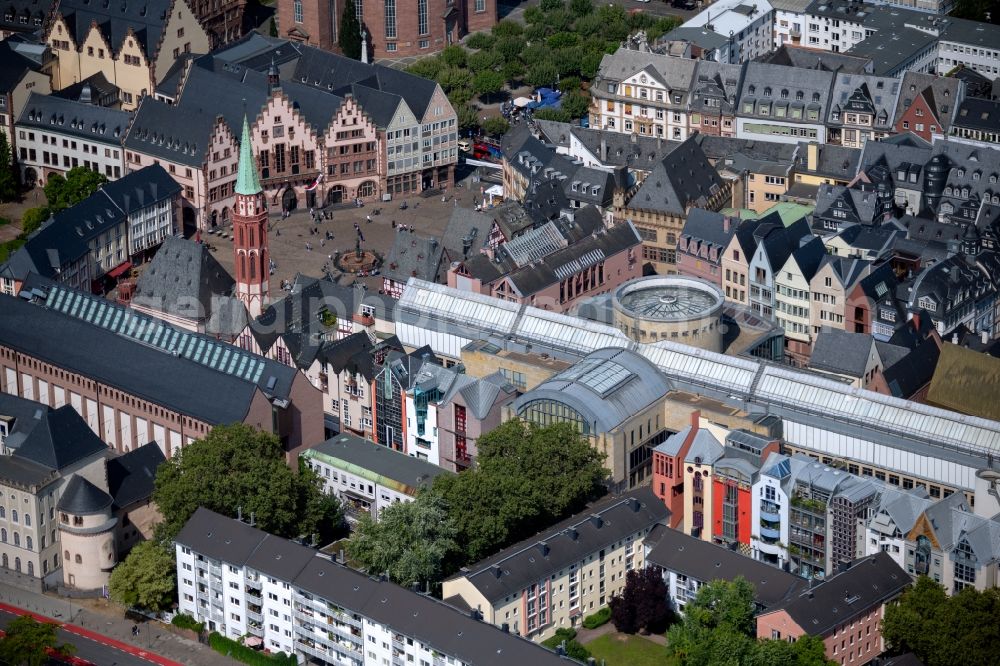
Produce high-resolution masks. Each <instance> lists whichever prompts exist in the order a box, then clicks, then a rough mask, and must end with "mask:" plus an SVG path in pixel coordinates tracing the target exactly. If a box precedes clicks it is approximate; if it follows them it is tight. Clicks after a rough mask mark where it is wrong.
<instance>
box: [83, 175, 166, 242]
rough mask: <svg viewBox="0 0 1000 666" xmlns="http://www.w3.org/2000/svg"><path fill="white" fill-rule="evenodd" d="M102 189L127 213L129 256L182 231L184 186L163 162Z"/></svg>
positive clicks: (101, 190)
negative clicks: (181, 202) (180, 216)
mask: <svg viewBox="0 0 1000 666" xmlns="http://www.w3.org/2000/svg"><path fill="white" fill-rule="evenodd" d="M99 192H102V193H104V195H105V196H106V197H107V198H108V199H110V200H111V202H112V203H113V204H114V205H115V206H116V207H117V208H118V209H119V210H121V211H122V212H123V213H125V218H126V221H127V225H128V247H127V255H128V256H130V257H135V256H136V255H139V254H141V253H143V252H146V251H147V250H152V249H154V248H156V247H159V245H160V243H162V242H163V239H164V238H166V237H167V236H177V235H179V234H180V233H181V221H180V220H179V219H178V213H179V211H180V194H181V186H180V185H179V184H178V183H177V181H175V180H174V179H173V178H171V177H170V175H169V174H168V173H167V172H166V170H165V169H164V168H163V167H161V166H160V165H159V164H154V165H152V166H149V167H147V168H145V169H142V170H140V171H134V172H132V173H130V174H128V175H126V176H125V177H124V178H121V179H120V180H116V181H114V182H112V183H107V184H105V185H102V186H101V189H100V190H99Z"/></svg>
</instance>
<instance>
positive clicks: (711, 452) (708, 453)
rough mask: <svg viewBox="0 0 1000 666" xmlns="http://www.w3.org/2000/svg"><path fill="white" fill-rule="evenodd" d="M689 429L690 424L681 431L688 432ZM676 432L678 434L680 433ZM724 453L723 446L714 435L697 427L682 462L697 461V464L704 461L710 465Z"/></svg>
mask: <svg viewBox="0 0 1000 666" xmlns="http://www.w3.org/2000/svg"><path fill="white" fill-rule="evenodd" d="M690 429H691V426H688V427H687V428H685V429H684V430H683V431H682V432H684V431H688V432H689V431H690ZM677 434H678V435H679V434H680V433H677ZM724 454H725V448H724V447H723V446H722V444H720V443H719V440H717V439H716V438H715V435H713V434H712V433H711V432H709V431H708V430H705V429H704V428H698V432H696V433H695V435H694V439H693V440H691V448H689V449H688V452H687V455H686V456H685V457H684V462H697V463H698V464H702V463H704V464H709V465H710V464H712V463H714V462H715V461H716V460H718V459H719V458H721V457H722V456H723V455H724Z"/></svg>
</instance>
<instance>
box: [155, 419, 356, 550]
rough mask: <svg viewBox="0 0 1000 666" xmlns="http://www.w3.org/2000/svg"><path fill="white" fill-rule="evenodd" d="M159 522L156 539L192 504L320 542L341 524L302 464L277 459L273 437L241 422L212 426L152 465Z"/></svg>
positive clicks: (178, 523) (173, 530) (169, 533)
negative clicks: (292, 465)
mask: <svg viewBox="0 0 1000 666" xmlns="http://www.w3.org/2000/svg"><path fill="white" fill-rule="evenodd" d="M153 501H154V502H156V505H157V507H158V508H159V510H160V513H161V514H162V515H163V522H162V523H160V524H159V525H158V526H157V536H158V537H159V538H160V539H162V540H170V539H172V538H173V537H174V536H175V535H176V534H177V532H179V531H180V529H181V527H182V526H183V525H184V523H186V522H187V520H188V518H190V517H191V515H192V514H193V513H194V512H195V510H196V509H197V508H198V507H199V506H203V507H205V508H207V509H211V510H212V511H216V512H218V513H221V514H223V515H227V516H230V517H233V518H235V517H236V515H237V512H238V510H239V509H242V511H243V515H244V516H249V515H250V514H251V513H253V514H254V516H255V519H256V521H257V525H258V527H260V529H262V530H264V531H265V532H271V533H274V534H277V535H279V536H283V537H288V538H295V537H299V536H306V537H308V536H310V535H314V534H315V535H318V536H320V538H321V539H323V540H325V539H327V538H329V537H331V536H332V535H333V534H334V533H335V532H336V530H337V529H339V526H340V524H341V519H342V514H341V512H340V505H339V503H338V502H337V500H336V499H335V498H334V497H332V496H328V495H324V494H323V492H322V490H321V484H320V481H319V479H318V478H317V477H316V475H315V474H314V473H313V472H312V471H311V470H309V469H308V468H305V467H303V468H301V469H300V470H299V473H298V474H296V473H295V472H294V471H292V469H290V468H289V467H288V465H286V464H285V453H284V451H283V450H282V448H281V443H280V442H279V441H278V438H277V437H275V436H274V435H273V434H270V433H265V432H260V431H258V430H255V429H254V428H251V427H250V426H247V425H244V424H233V425H225V426H216V427H215V428H213V429H212V430H211V432H209V433H208V435H207V436H206V437H205V438H204V439H201V440H198V441H195V442H192V443H191V444H189V445H188V446H186V447H184V448H183V449H182V450H181V451H180V453H178V454H177V455H176V456H174V457H173V458H170V459H169V460H167V461H166V462H165V463H163V464H162V465H160V467H159V468H158V469H157V472H156V484H155V490H154V491H153Z"/></svg>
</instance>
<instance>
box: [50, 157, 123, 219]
mask: <svg viewBox="0 0 1000 666" xmlns="http://www.w3.org/2000/svg"><path fill="white" fill-rule="evenodd" d="M106 182H108V179H107V178H106V177H105V176H104V174H100V173H97V172H96V171H91V170H90V169H88V168H86V167H73V168H72V169H70V170H69V171H67V172H66V177H65V178H64V177H63V176H62V175H61V174H55V175H52V176H49V180H48V182H47V183H45V199H46V200H47V201H48V204H49V209H50V210H51V211H52V212H53V213H58V212H59V211H61V210H64V209H66V208H69V207H71V206H75V205H76V204H78V203H80V202H81V201H83V200H84V199H86V198H87V197H89V196H90V195H91V194H93V193H94V192H96V191H97V188H98V187H100V186H101V185H103V184H104V183H106Z"/></svg>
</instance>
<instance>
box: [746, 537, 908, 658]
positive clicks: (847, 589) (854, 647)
mask: <svg viewBox="0 0 1000 666" xmlns="http://www.w3.org/2000/svg"><path fill="white" fill-rule="evenodd" d="M910 581H911V578H910V576H909V575H908V574H907V573H906V572H905V571H903V570H902V569H901V568H900V566H899V565H898V564H896V562H895V561H893V559H892V557H891V556H890V555H889V554H888V553H884V552H881V553H878V554H876V555H869V556H868V557H865V558H862V559H860V560H855V561H854V562H852V563H851V564H850V565H847V566H845V567H844V568H843V569H842V570H841V571H839V572H838V573H837V574H836V575H834V576H831V577H830V578H829V579H827V580H826V581H824V582H822V583H820V584H819V585H815V586H814V587H811V588H809V589H807V590H805V591H803V592H801V593H800V594H799V595H798V596H796V597H793V598H791V599H789V600H788V601H785V602H784V603H782V604H781V605H779V606H777V607H775V608H772V609H770V610H768V611H766V612H764V613H761V614H760V615H758V616H757V638H761V639H765V638H766V639H775V640H788V641H794V640H796V639H798V638H800V637H802V636H805V635H807V634H808V635H811V636H819V637H820V638H822V639H823V643H824V645H825V646H826V658H827V659H831V660H833V661H835V662H837V663H838V664H845V666H847V665H849V664H867V663H869V662H870V661H871V660H872V659H874V658H875V657H878V656H879V655H881V654H882V652H884V651H885V642H884V641H883V640H882V631H881V627H880V622H881V620H882V617H883V616H884V614H885V606H886V604H887V603H889V602H891V601H892V600H893V599H895V598H897V597H898V596H899V595H900V594H902V592H903V590H904V589H906V586H907V585H909V583H910Z"/></svg>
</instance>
